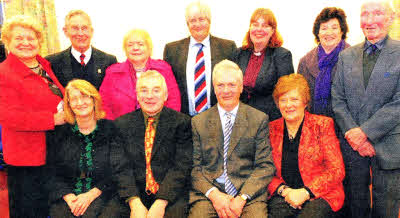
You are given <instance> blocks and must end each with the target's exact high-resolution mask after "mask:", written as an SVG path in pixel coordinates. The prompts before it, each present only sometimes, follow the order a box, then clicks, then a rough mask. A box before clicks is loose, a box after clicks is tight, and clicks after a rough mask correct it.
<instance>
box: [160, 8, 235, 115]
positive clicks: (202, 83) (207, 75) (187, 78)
mask: <svg viewBox="0 0 400 218" xmlns="http://www.w3.org/2000/svg"><path fill="white" fill-rule="evenodd" d="M185 17H186V24H187V26H188V28H189V31H190V37H188V38H185V39H182V40H179V41H175V42H171V43H168V44H167V45H166V46H165V48H164V60H165V61H167V62H168V63H169V64H170V65H171V67H172V71H173V72H174V75H175V78H176V82H177V83H178V86H179V90H180V93H181V102H182V109H181V111H182V112H183V113H186V114H189V115H191V116H194V115H196V114H198V113H200V112H203V111H205V110H207V109H208V108H210V107H211V106H213V105H214V104H216V103H217V99H216V97H215V94H214V91H213V87H212V85H211V81H212V79H211V72H212V69H213V68H214V65H215V64H216V63H218V62H220V61H222V60H224V59H232V58H233V55H234V52H235V50H236V44H235V42H233V41H231V40H226V39H221V38H217V37H215V36H212V35H210V22H211V12H210V8H209V7H208V6H207V5H205V4H203V3H201V2H193V3H191V4H189V5H188V6H187V8H186V14H185Z"/></svg>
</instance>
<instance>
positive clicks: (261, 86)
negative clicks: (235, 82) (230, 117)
mask: <svg viewBox="0 0 400 218" xmlns="http://www.w3.org/2000/svg"><path fill="white" fill-rule="evenodd" d="M251 54H252V51H251V50H244V49H242V48H239V49H238V50H237V51H236V54H235V57H234V61H235V62H236V63H237V64H238V65H239V67H240V69H241V70H242V72H243V75H244V74H245V72H246V69H247V65H248V64H249V60H250V56H251ZM293 72H294V69H293V61H292V53H291V52H290V51H289V50H287V49H285V48H282V47H279V48H269V47H268V48H267V50H266V53H265V57H264V61H263V63H262V65H261V69H260V71H259V73H258V76H257V79H256V84H255V87H254V91H253V93H252V94H251V97H250V98H248V93H247V92H246V91H245V90H244V89H243V93H242V95H241V96H240V100H241V101H242V102H244V103H246V104H249V105H250V106H252V107H255V108H256V109H258V110H260V111H262V112H264V113H266V114H268V116H269V119H270V120H275V119H277V118H279V117H280V116H281V114H280V112H279V110H278V108H277V107H276V105H275V103H274V100H273V98H272V92H273V91H274V87H275V84H276V83H277V82H278V79H279V77H281V76H284V75H287V74H291V73H293Z"/></svg>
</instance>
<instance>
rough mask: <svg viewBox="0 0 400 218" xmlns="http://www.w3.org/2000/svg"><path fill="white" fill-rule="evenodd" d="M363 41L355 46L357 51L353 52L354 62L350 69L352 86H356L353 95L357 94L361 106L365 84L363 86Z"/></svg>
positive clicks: (363, 99) (363, 102) (363, 101)
mask: <svg viewBox="0 0 400 218" xmlns="http://www.w3.org/2000/svg"><path fill="white" fill-rule="evenodd" d="M363 45H364V44H363V43H360V44H358V45H356V46H357V48H356V49H357V51H356V52H354V55H355V57H354V62H353V65H352V70H351V80H352V83H353V86H352V87H356V88H355V90H354V92H355V96H359V98H360V101H361V102H360V104H361V107H362V106H363V104H365V97H366V96H365V86H364V73H363V47H364V46H363Z"/></svg>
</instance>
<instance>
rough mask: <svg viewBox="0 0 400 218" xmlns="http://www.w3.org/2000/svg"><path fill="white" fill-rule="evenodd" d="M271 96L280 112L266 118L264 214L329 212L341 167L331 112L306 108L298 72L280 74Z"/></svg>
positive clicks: (339, 199)
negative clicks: (269, 173) (270, 162)
mask: <svg viewBox="0 0 400 218" xmlns="http://www.w3.org/2000/svg"><path fill="white" fill-rule="evenodd" d="M273 97H274V101H275V103H276V104H277V105H278V108H279V110H280V112H281V114H282V118H280V119H278V120H275V121H272V122H270V124H269V127H270V141H271V146H272V156H273V159H274V163H275V166H276V169H277V172H276V175H275V177H274V178H273V179H272V182H271V183H270V184H269V186H268V192H269V193H270V195H271V198H270V199H269V203H268V206H269V209H268V211H269V217H287V216H294V217H321V218H326V217H330V216H334V212H336V211H338V210H339V209H340V208H341V207H342V205H343V201H344V190H343V185H342V181H343V178H344V174H345V173H344V165H343V159H342V154H341V151H340V147H339V141H338V139H337V137H336V135H335V129H334V123H333V120H332V118H329V117H325V116H321V115H314V114H310V113H308V112H307V111H306V107H307V105H308V103H309V101H310V89H309V87H308V83H307V80H306V79H305V78H304V77H303V76H302V75H300V74H290V75H286V76H283V77H281V78H280V79H279V80H278V83H277V84H276V87H275V90H274V92H273Z"/></svg>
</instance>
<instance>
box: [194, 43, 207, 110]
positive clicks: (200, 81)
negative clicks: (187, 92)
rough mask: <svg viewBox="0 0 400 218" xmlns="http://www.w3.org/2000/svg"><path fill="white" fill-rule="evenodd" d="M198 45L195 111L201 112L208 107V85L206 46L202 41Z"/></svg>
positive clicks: (195, 69) (195, 68)
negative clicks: (204, 48) (205, 58)
mask: <svg viewBox="0 0 400 218" xmlns="http://www.w3.org/2000/svg"><path fill="white" fill-rule="evenodd" d="M196 46H199V47H200V48H199V51H198V52H197V55H196V64H195V67H194V102H195V111H196V112H197V113H200V112H203V111H205V110H207V109H208V105H207V86H206V72H205V62H204V52H203V47H204V46H203V44H201V43H197V44H196Z"/></svg>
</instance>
